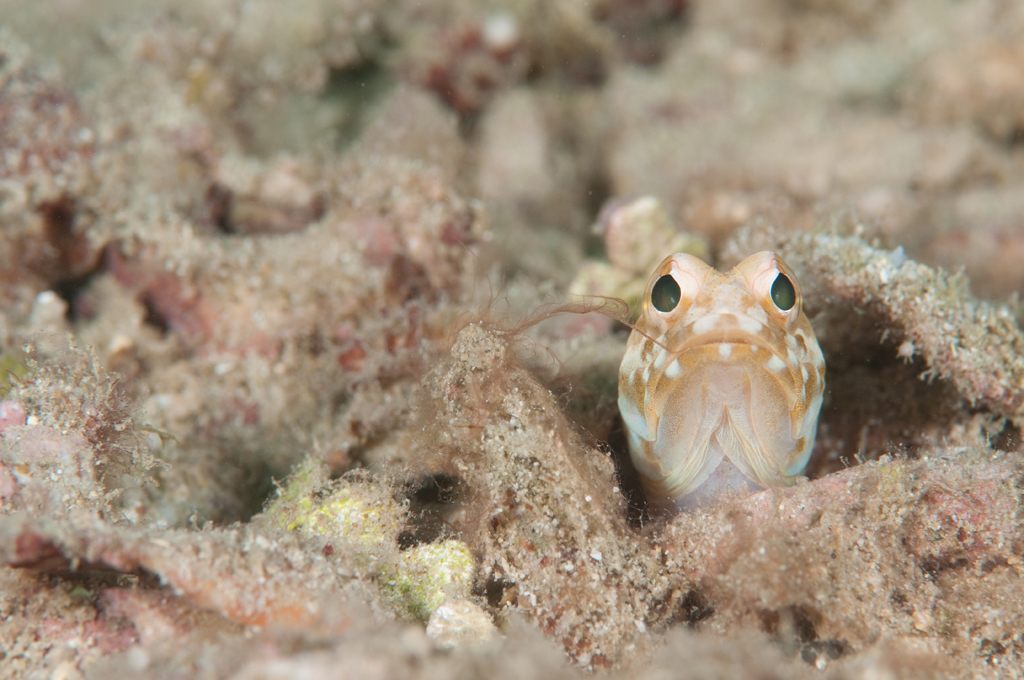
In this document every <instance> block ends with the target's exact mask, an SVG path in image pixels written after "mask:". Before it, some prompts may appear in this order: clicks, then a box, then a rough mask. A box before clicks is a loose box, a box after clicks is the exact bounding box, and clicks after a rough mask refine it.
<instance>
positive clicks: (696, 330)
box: [690, 314, 718, 335]
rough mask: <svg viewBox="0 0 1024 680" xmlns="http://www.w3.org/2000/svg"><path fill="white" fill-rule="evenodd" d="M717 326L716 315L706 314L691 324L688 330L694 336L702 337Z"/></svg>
mask: <svg viewBox="0 0 1024 680" xmlns="http://www.w3.org/2000/svg"><path fill="white" fill-rule="evenodd" d="M717 325H718V315H717V314H706V315H705V316H702V317H700V318H699V319H697V320H696V321H694V322H693V325H692V326H690V330H691V332H692V333H693V334H694V335H704V334H705V333H707V332H708V331H713V330H714V329H715V327H716V326H717Z"/></svg>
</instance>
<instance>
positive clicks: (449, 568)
mask: <svg viewBox="0 0 1024 680" xmlns="http://www.w3.org/2000/svg"><path fill="white" fill-rule="evenodd" d="M475 573H476V564H475V562H474V560H473V553H472V552H470V550H469V546H467V545H466V544H465V543H463V542H462V541H458V540H455V539H449V540H446V541H440V542H438V543H428V544H426V545H420V546H416V547H415V548H410V549H409V550H406V551H405V552H403V553H402V554H401V559H400V560H399V561H398V562H397V563H396V564H395V565H394V571H393V572H392V573H391V574H390V575H389V577H388V578H387V579H386V580H382V581H381V590H382V591H383V592H384V595H385V597H387V598H388V600H389V601H390V602H391V604H392V605H394V607H395V608H396V609H397V610H399V611H400V612H402V613H403V614H406V615H408V616H410V617H412V618H416V619H420V620H422V621H426V620H427V619H429V618H430V615H431V614H433V613H434V610H435V609H437V608H438V607H440V606H441V603H442V602H444V601H445V599H448V598H465V597H468V596H469V594H470V590H471V589H472V587H473V578H474V576H475Z"/></svg>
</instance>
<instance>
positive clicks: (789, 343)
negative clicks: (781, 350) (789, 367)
mask: <svg viewBox="0 0 1024 680" xmlns="http://www.w3.org/2000/svg"><path fill="white" fill-rule="evenodd" d="M786 347H796V337H795V336H793V335H787V336H786Z"/></svg>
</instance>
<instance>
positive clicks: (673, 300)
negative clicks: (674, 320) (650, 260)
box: [651, 274, 679, 312]
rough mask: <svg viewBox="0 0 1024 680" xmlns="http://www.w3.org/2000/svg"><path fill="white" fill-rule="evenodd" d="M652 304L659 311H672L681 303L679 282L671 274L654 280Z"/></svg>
mask: <svg viewBox="0 0 1024 680" xmlns="http://www.w3.org/2000/svg"><path fill="white" fill-rule="evenodd" d="M651 304H653V305H654V308H655V309H657V310H658V311H659V312H671V311H672V310H673V309H675V308H676V305H678V304H679V284H678V283H676V280H675V279H673V278H672V277H671V276H670V275H669V274H665V276H662V277H661V278H660V279H658V280H657V281H655V282H654V288H652V289H651Z"/></svg>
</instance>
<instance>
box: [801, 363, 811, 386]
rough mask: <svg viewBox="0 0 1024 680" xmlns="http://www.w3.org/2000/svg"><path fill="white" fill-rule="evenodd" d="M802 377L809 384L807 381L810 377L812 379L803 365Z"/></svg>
mask: <svg viewBox="0 0 1024 680" xmlns="http://www.w3.org/2000/svg"><path fill="white" fill-rule="evenodd" d="M800 375H802V376H803V377H804V382H807V379H808V378H809V377H811V376H810V375H809V374H808V373H807V367H806V366H804V365H803V364H801V365H800Z"/></svg>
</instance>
